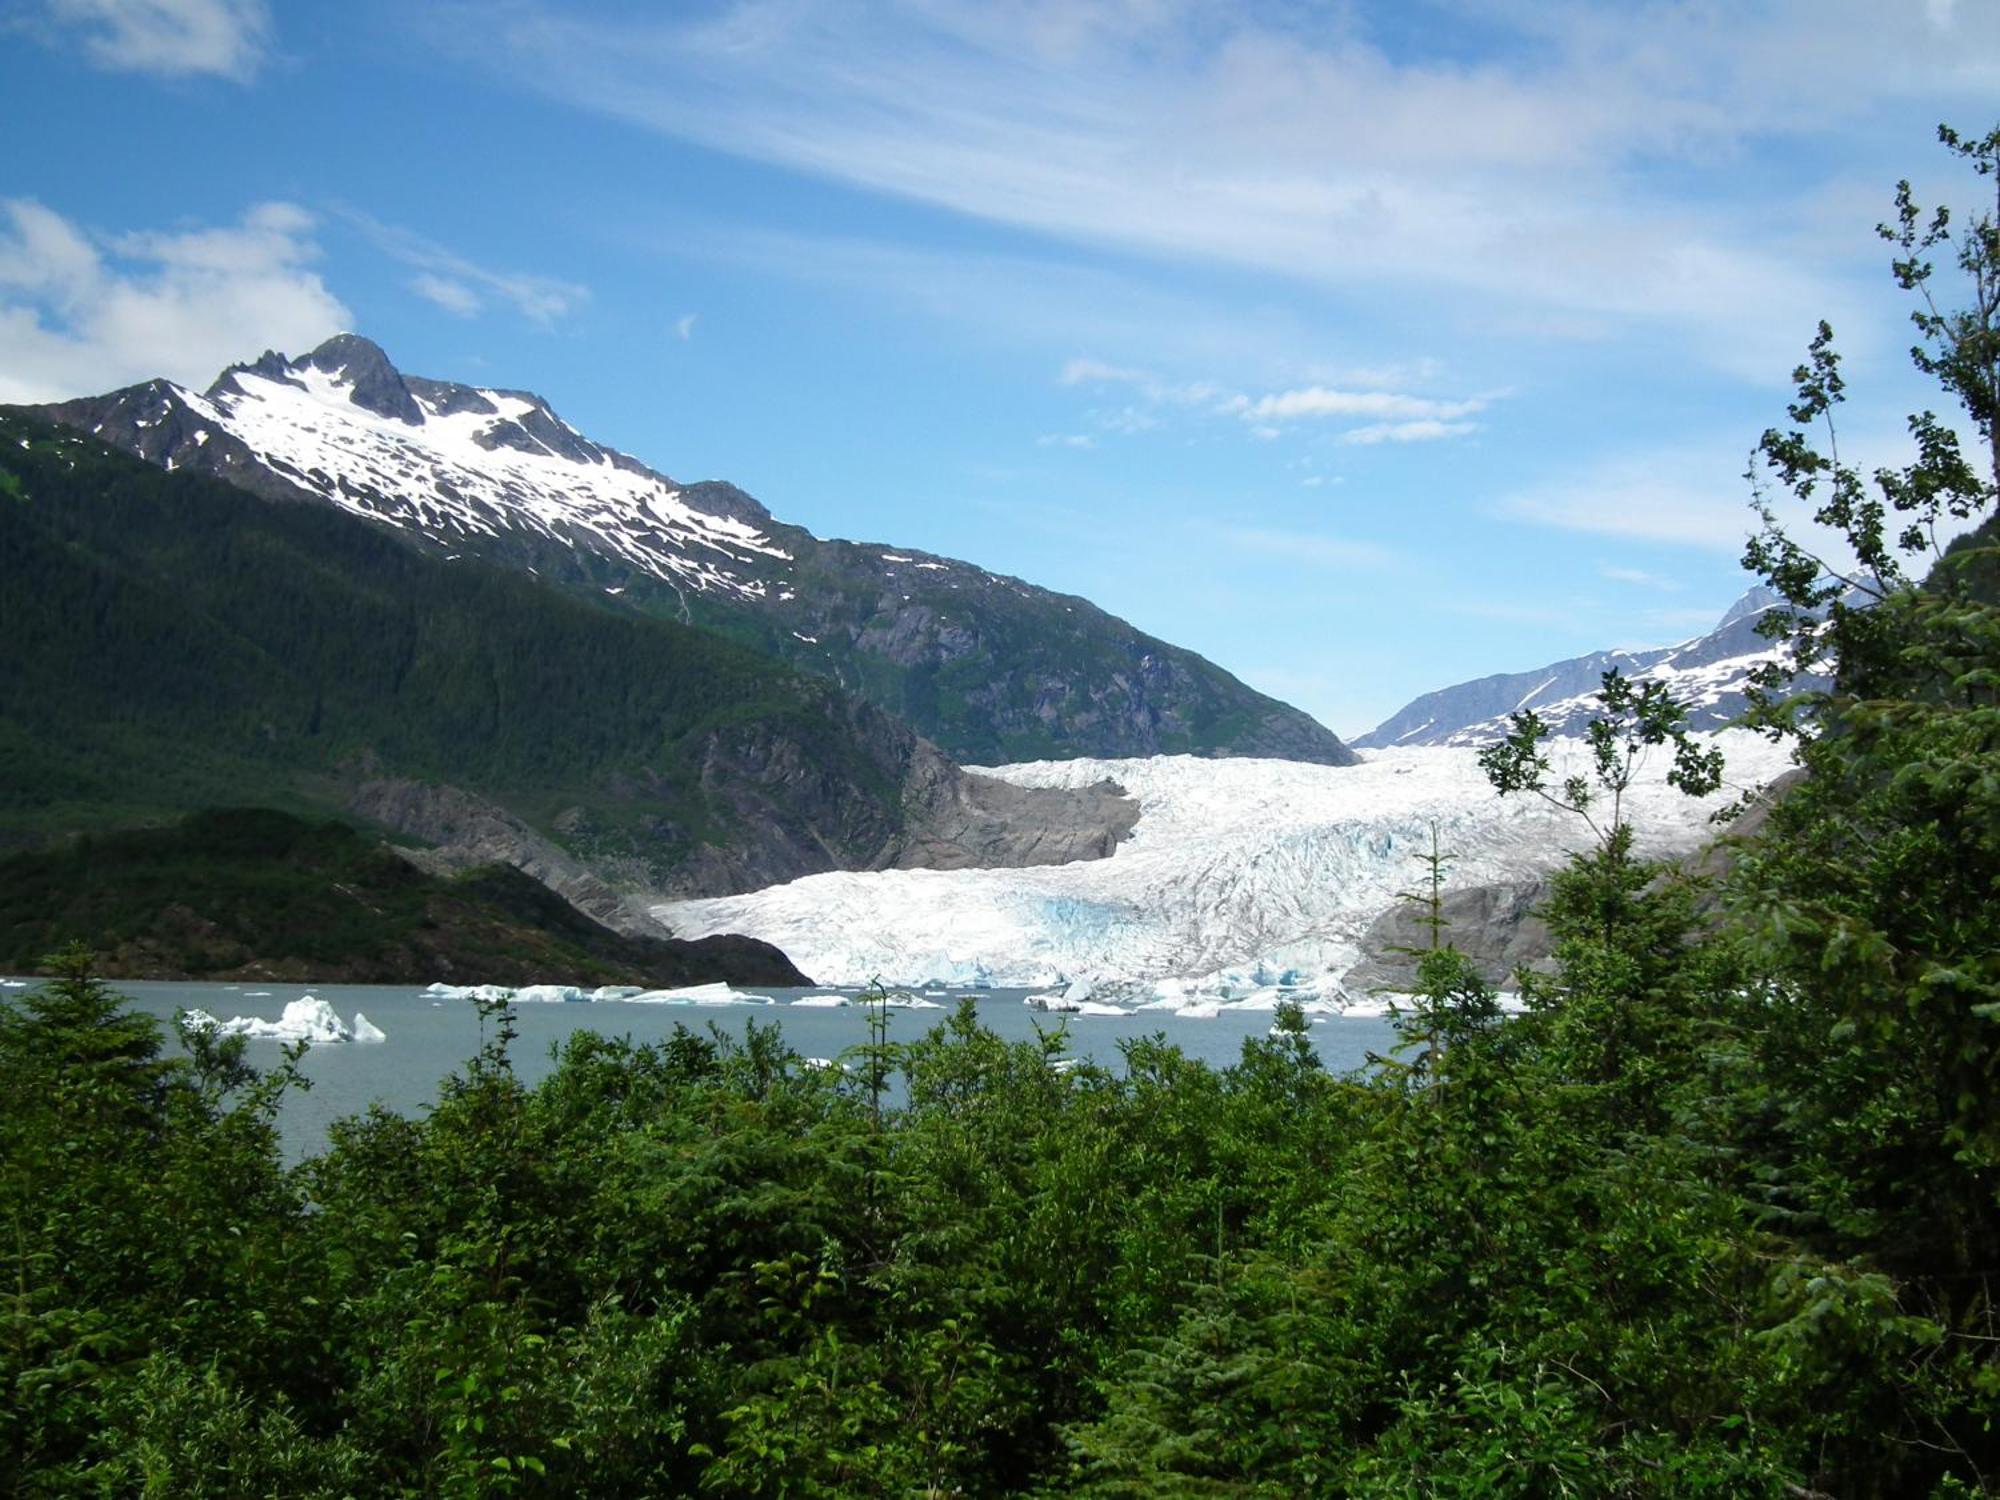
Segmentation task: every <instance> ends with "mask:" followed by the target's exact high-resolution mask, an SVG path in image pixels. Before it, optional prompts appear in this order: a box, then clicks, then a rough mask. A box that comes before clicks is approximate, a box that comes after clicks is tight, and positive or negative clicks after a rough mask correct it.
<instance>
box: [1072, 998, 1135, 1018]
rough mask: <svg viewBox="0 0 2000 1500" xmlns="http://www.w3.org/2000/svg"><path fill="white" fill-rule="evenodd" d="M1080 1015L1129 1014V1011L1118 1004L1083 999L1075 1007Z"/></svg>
mask: <svg viewBox="0 0 2000 1500" xmlns="http://www.w3.org/2000/svg"><path fill="white" fill-rule="evenodd" d="M1076 1013H1077V1014H1078V1015H1080V1016H1129V1015H1131V1014H1132V1012H1131V1011H1129V1010H1126V1009H1125V1008H1124V1007H1123V1006H1120V1005H1106V1004H1104V1003H1103V1002H1102V1001H1099V1000H1085V1001H1083V1002H1082V1003H1081V1004H1079V1005H1078V1006H1077V1007H1076Z"/></svg>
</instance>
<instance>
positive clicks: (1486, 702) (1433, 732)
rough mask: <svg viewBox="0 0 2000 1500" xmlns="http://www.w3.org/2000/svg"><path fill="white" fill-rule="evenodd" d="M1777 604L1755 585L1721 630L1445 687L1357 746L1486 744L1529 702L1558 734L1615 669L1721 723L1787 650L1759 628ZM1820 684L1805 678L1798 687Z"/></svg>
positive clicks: (1705, 720) (1703, 720)
mask: <svg viewBox="0 0 2000 1500" xmlns="http://www.w3.org/2000/svg"><path fill="white" fill-rule="evenodd" d="M1777 603H1778V599H1777V596H1776V595H1775V594H1773V593H1772V592H1771V591H1770V590H1769V589H1766V588H1761V587H1760V588H1754V589H1752V590H1750V592H1749V593H1747V594H1745V595H1744V596H1743V597H1742V598H1741V599H1738V600H1737V601H1736V602H1735V603H1734V604H1732V605H1731V606H1730V607H1729V609H1728V610H1727V612H1725V613H1724V615H1723V617H1722V619H1721V620H1720V621H1719V622H1718V623H1717V624H1716V626H1715V628H1714V629H1712V630H1710V631H1708V632H1706V633H1705V634H1702V635H1698V636H1695V637H1693V638H1692V639H1690V640H1685V641H1682V642H1680V643H1679V644H1678V645H1673V646H1661V647H1657V648H1655V649H1652V650H1639V651H1593V652H1591V653H1590V654H1589V655H1588V656H1574V657H1571V658H1570V659H1569V660H1567V661H1559V662H1551V663H1550V664H1549V665H1548V666H1545V667H1538V668H1536V669H1535V670H1534V671H1532V672H1501V673H1497V674H1495V675H1494V676H1491V677H1481V678H1478V679H1476V680H1474V681H1472V682H1461V683H1459V684H1458V685H1456V686H1455V687H1448V688H1440V689H1438V690H1437V691H1436V692H1431V693H1425V694H1424V695H1423V696H1422V697H1421V698H1417V699H1414V700H1412V701H1411V702H1410V703H1408V704H1407V705H1405V706H1404V707H1403V708H1401V709H1399V710H1398V711H1397V712H1395V713H1394V714H1391V715H1390V716H1389V717H1388V718H1387V719H1384V720H1383V721H1382V722H1381V723H1380V724H1378V725H1376V726H1375V727H1374V728H1373V729H1371V730H1369V731H1368V733H1366V734H1364V735H1359V736H1357V737H1356V738H1355V740H1354V741H1353V743H1354V746H1355V748H1356V749H1366V750H1372V749H1382V748H1386V747H1389V746H1395V745H1489V744H1491V743H1493V742H1494V741H1495V740H1498V739H1501V738H1503V737H1504V736H1505V735H1506V733H1507V731H1508V723H1507V720H1508V716H1509V715H1511V714H1515V713H1519V712H1520V711H1521V710H1523V709H1529V708H1532V709H1533V710H1534V711H1535V712H1536V713H1537V714H1539V715H1540V716H1541V717H1542V719H1543V721H1544V722H1546V723H1547V724H1548V725H1549V726H1550V727H1551V729H1552V730H1553V731H1554V732H1555V733H1557V734H1578V733H1580V732H1581V731H1582V728H1583V726H1584V724H1586V723H1587V722H1588V721H1589V720H1590V719H1591V718H1592V717H1593V716H1594V715H1595V714H1596V713H1597V712H1598V703H1597V692H1598V689H1599V687H1600V686H1601V685H1602V683H1603V680H1604V674H1605V673H1606V672H1609V671H1612V670H1613V669H1614V668H1615V669H1616V670H1618V671H1620V672H1622V673H1624V674H1625V676H1626V677H1628V678H1630V679H1632V680H1633V681H1635V682H1662V683H1665V684H1666V685H1667V686H1668V687H1669V688H1670V689H1671V690H1672V691H1673V694H1674V697H1675V698H1676V699H1677V700H1678V701H1679V702H1681V703H1683V704H1685V705H1686V706H1687V708H1688V710H1689V722H1690V723H1691V724H1692V726H1693V727H1694V728H1696V729H1720V728H1722V727H1724V726H1725V725H1727V724H1730V723H1732V722H1733V721H1734V720H1735V719H1736V718H1737V717H1738V716H1740V715H1741V714H1742V713H1743V711H1744V710H1745V709H1746V708H1747V707H1748V706H1749V703H1748V700H1747V699H1746V698H1745V696H1744V690H1745V688H1746V687H1747V686H1748V685H1749V680H1750V673H1751V671H1752V670H1753V669H1755V668H1756V667H1758V666H1759V665H1761V664H1763V663H1765V662H1769V661H1774V660H1777V659H1778V658H1779V656H1780V655H1781V648H1780V647H1778V646H1777V645H1775V644H1774V643H1773V642H1771V641H1769V640H1767V639H1765V638H1764V637H1763V636H1761V635H1759V634H1758V633H1757V622H1758V621H1759V620H1760V619H1762V618H1763V615H1764V613H1765V611H1766V610H1768V609H1770V608H1772V607H1773V606H1774V605H1776V604H1777ZM1820 685H1823V684H1822V683H1821V682H1820V680H1819V679H1817V678H1801V679H1800V681H1799V686H1800V687H1801V688H1806V687H1813V686H1820Z"/></svg>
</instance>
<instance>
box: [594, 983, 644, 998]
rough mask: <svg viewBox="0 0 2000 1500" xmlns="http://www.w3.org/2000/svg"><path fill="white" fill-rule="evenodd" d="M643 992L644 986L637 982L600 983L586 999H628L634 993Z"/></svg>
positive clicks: (640, 993)
mask: <svg viewBox="0 0 2000 1500" xmlns="http://www.w3.org/2000/svg"><path fill="white" fill-rule="evenodd" d="M644 993H645V987H644V986H643V985H637V984H600V985H599V986H598V987H597V988H596V989H594V990H592V991H591V992H590V993H589V994H588V995H586V996H584V998H585V999H586V1000H630V999H631V998H632V997H633V996H634V995H642V994H644Z"/></svg>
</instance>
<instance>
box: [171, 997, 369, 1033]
mask: <svg viewBox="0 0 2000 1500" xmlns="http://www.w3.org/2000/svg"><path fill="white" fill-rule="evenodd" d="M183 1024H184V1025H186V1026H187V1027H188V1028H189V1029H191V1030H196V1031H209V1032H216V1033H219V1034H220V1035H222V1036H242V1037H249V1038H251V1039H252V1040H255V1041H266V1042H312V1043H315V1044H317V1043H321V1042H344V1041H346V1040H347V1039H348V1035H349V1033H348V1029H347V1023H346V1022H345V1021H343V1020H341V1019H340V1017H339V1016H338V1015H336V1014H335V1013H334V1009H333V1007H332V1006H331V1005H328V1004H327V1003H326V1002H325V1001H324V1000H321V999H319V998H317V997H316V996H313V995H304V996H301V997H300V998H299V999H297V1000H293V1001H291V1002H290V1003H289V1004H287V1005H286V1006H285V1011H284V1014H283V1015H281V1016H279V1017H278V1019H277V1020H275V1021H266V1020H263V1019H261V1018H259V1017H257V1016H232V1017H231V1018H230V1019H229V1020H227V1021H218V1020H217V1019H216V1018H215V1017H214V1016H212V1015H210V1014H209V1013H208V1012H207V1011H205V1010H190V1011H187V1012H186V1013H185V1016H184V1021H183ZM369 1030H371V1031H373V1030H374V1028H373V1027H372V1026H371V1027H370V1028H369ZM376 1035H377V1036H378V1037H379V1036H380V1033H379V1032H377V1033H376Z"/></svg>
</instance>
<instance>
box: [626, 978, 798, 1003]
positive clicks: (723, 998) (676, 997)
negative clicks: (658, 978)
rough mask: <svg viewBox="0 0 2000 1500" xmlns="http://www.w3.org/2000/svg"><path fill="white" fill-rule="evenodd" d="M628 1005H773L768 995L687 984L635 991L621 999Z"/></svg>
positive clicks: (725, 987) (720, 984) (714, 986)
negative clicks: (667, 988)
mask: <svg viewBox="0 0 2000 1500" xmlns="http://www.w3.org/2000/svg"><path fill="white" fill-rule="evenodd" d="M623 999H624V1000H625V1001H626V1003H627V1004H630V1005H775V1004H777V1002H776V1001H775V1000H773V999H772V998H771V997H770V996H769V995H752V994H748V993H746V992H745V991H743V990H735V989H731V988H730V987H729V986H728V985H726V984H723V983H722V982H720V981H719V980H718V981H717V982H716V983H714V984H689V985H683V986H681V987H680V988H679V989H672V990H635V991H633V993H631V994H629V995H626V996H624V997H623Z"/></svg>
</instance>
